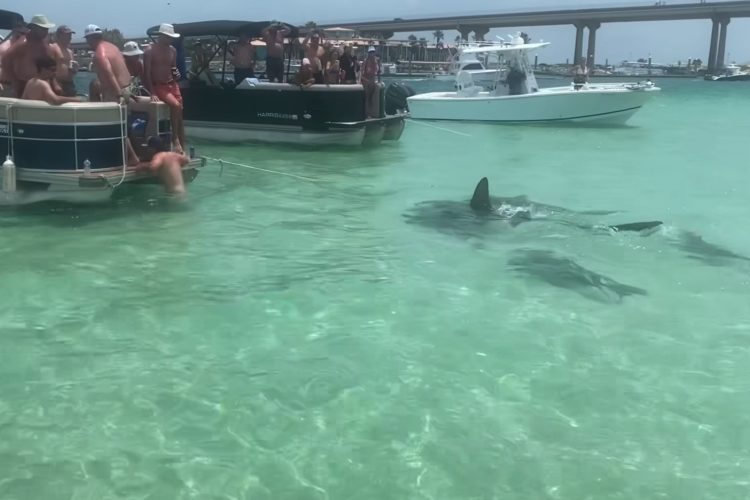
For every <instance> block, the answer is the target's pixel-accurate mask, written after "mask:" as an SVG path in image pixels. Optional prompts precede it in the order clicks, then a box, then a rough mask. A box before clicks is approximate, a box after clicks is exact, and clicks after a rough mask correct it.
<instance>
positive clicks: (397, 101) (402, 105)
mask: <svg viewBox="0 0 750 500" xmlns="http://www.w3.org/2000/svg"><path fill="white" fill-rule="evenodd" d="M414 94H416V92H414V89H412V88H411V87H409V86H408V85H404V84H403V83H398V82H393V83H391V84H390V85H388V88H387V89H385V113H386V114H387V115H395V114H396V113H398V112H399V111H409V105H408V103H407V102H406V99H407V97H411V96H413V95H414Z"/></svg>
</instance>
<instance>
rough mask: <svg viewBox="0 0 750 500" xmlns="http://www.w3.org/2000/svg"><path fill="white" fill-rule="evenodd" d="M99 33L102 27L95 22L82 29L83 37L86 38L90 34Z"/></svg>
mask: <svg viewBox="0 0 750 500" xmlns="http://www.w3.org/2000/svg"><path fill="white" fill-rule="evenodd" d="M101 34H102V29H101V28H100V27H99V26H97V25H96V24H89V25H88V26H86V29H85V30H83V38H88V37H90V36H94V35H101Z"/></svg>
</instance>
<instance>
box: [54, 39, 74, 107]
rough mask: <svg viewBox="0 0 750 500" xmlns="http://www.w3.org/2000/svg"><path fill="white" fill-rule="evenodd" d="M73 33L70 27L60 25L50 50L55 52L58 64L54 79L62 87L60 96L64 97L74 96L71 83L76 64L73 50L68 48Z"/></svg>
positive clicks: (72, 82) (72, 83)
mask: <svg viewBox="0 0 750 500" xmlns="http://www.w3.org/2000/svg"><path fill="white" fill-rule="evenodd" d="M74 34H75V31H73V30H72V29H70V26H66V25H64V24H63V25H61V26H58V27H57V30H56V31H55V43H53V44H52V48H53V49H54V50H55V51H56V52H57V58H58V59H59V60H60V64H58V65H57V73H56V75H55V79H57V82H58V83H59V84H60V87H62V95H64V96H66V97H75V96H76V85H75V82H74V81H73V79H74V77H75V74H76V72H77V71H78V63H77V62H76V60H75V57H74V54H73V50H72V49H71V48H70V42H71V40H72V38H73V35H74Z"/></svg>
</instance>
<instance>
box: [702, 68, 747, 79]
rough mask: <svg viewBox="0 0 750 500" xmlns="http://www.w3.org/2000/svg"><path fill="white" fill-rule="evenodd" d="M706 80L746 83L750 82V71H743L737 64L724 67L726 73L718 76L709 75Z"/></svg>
mask: <svg viewBox="0 0 750 500" xmlns="http://www.w3.org/2000/svg"><path fill="white" fill-rule="evenodd" d="M706 80H709V81H712V82H746V81H749V80H750V71H743V70H742V67H740V66H738V65H737V64H729V65H727V66H724V72H723V73H720V74H718V75H708V76H706Z"/></svg>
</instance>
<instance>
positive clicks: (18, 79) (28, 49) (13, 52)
mask: <svg viewBox="0 0 750 500" xmlns="http://www.w3.org/2000/svg"><path fill="white" fill-rule="evenodd" d="M54 27H55V25H54V24H52V23H50V22H49V20H47V18H46V17H45V16H42V15H36V16H34V17H32V18H31V21H30V22H29V25H28V28H29V32H28V33H27V34H26V40H24V41H20V42H18V43H16V44H14V45H13V46H12V47H10V48H9V49H8V51H7V52H6V53H5V55H4V56H3V59H2V67H3V76H4V78H7V79H8V81H10V82H12V85H13V90H14V92H15V96H14V97H18V98H20V97H21V96H22V95H23V89H24V87H25V86H26V82H28V81H29V80H31V79H32V78H35V77H36V75H37V69H36V60H37V59H39V58H41V57H45V56H47V57H51V58H52V59H54V60H55V61H56V62H57V63H58V64H59V63H60V58H59V55H58V53H57V52H56V51H55V50H54V49H53V48H52V47H51V46H50V44H49V41H48V39H47V35H49V30H50V29H51V28H54ZM53 88H55V91H56V92H57V91H60V89H59V85H57V84H56V83H54V84H53Z"/></svg>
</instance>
